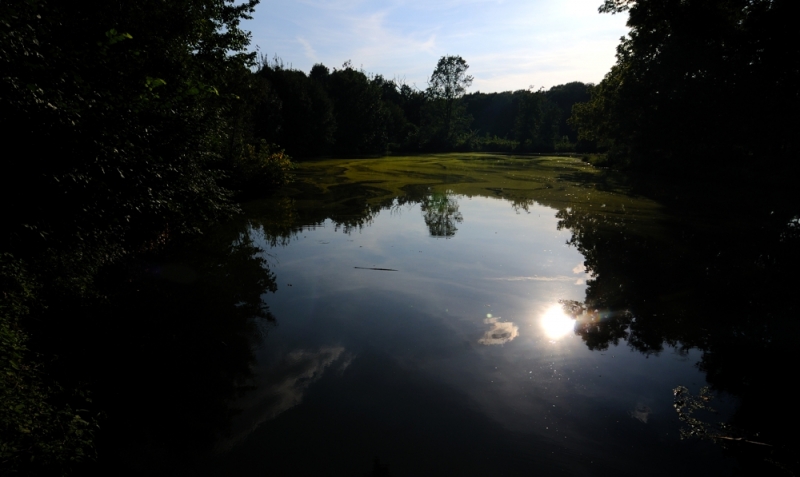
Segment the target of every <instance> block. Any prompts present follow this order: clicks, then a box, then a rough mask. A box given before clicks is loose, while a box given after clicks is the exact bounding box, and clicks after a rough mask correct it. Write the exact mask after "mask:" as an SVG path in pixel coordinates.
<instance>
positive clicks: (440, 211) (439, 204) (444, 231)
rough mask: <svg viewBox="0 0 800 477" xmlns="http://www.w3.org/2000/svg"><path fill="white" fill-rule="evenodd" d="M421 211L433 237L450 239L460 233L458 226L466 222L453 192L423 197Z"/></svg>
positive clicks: (435, 193)
mask: <svg viewBox="0 0 800 477" xmlns="http://www.w3.org/2000/svg"><path fill="white" fill-rule="evenodd" d="M420 210H421V211H422V217H423V218H424V219H425V225H427V226H428V230H429V231H430V234H431V236H432V237H444V238H450V237H452V236H454V235H455V234H456V232H457V231H458V228H457V227H456V224H460V223H461V222H463V221H464V217H463V216H462V215H461V212H459V211H458V200H457V198H456V195H455V194H454V193H453V191H451V190H448V191H445V192H434V193H433V194H431V195H427V196H425V197H423V198H422V202H421V203H420Z"/></svg>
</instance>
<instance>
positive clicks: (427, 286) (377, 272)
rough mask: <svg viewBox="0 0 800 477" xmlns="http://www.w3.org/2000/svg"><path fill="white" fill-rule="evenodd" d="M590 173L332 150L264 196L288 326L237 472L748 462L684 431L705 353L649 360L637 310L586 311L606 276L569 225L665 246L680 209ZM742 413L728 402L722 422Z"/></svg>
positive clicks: (263, 382)
mask: <svg viewBox="0 0 800 477" xmlns="http://www.w3.org/2000/svg"><path fill="white" fill-rule="evenodd" d="M414 161H416V162H414ZM592 173H593V172H592V171H591V170H590V169H589V168H588V167H587V166H585V165H583V164H581V163H580V162H578V161H576V160H574V159H568V158H544V159H543V158H503V157H498V156H475V157H465V156H455V155H453V156H432V157H422V158H411V159H402V158H400V159H381V160H349V161H348V160H335V161H319V162H313V163H304V164H303V165H302V166H301V169H300V171H299V172H298V176H299V177H298V181H297V183H296V184H295V185H294V186H293V187H294V188H293V189H291V188H290V189H288V190H287V191H284V192H283V193H282V194H279V196H278V197H275V198H272V199H270V200H266V201H262V202H260V203H257V204H251V207H250V217H251V218H250V220H249V222H248V234H249V237H250V238H251V239H252V240H253V244H254V245H256V246H257V247H259V248H260V249H262V250H263V252H262V254H261V256H262V257H263V258H265V260H266V263H267V264H268V268H269V269H270V270H271V271H272V272H273V273H274V274H275V277H276V284H277V291H276V292H275V293H271V294H268V295H265V296H264V297H263V298H264V301H265V302H266V303H267V304H268V306H269V309H270V312H271V313H272V314H273V315H274V317H275V320H276V322H275V324H274V325H265V326H264V339H263V340H262V341H261V342H260V344H258V345H257V347H256V348H255V354H254V358H255V360H254V364H253V376H252V378H251V381H250V384H251V385H252V390H251V391H250V392H248V393H245V394H244V395H243V396H242V397H241V398H239V399H238V400H235V401H234V402H233V403H232V404H231V406H232V408H234V409H237V410H239V414H237V415H236V416H235V417H234V418H233V420H232V423H231V427H230V432H229V433H228V435H227V437H226V438H224V439H222V440H221V441H220V442H219V443H218V444H217V452H220V453H221V455H222V457H221V461H220V462H219V463H218V465H219V467H218V469H220V473H225V474H229V475H393V476H406V475H408V476H418V475H531V474H539V473H541V474H542V475H642V473H644V474H646V475H675V474H676V473H685V472H687V471H688V472H690V474H691V475H695V474H700V473H703V474H706V475H726V474H729V473H730V472H731V470H732V469H733V468H734V462H733V461H732V459H730V458H729V457H726V456H725V455H724V454H723V451H722V449H721V448H720V447H719V446H716V445H714V444H712V443H710V442H707V441H701V440H691V439H690V440H681V438H680V431H681V428H682V426H683V427H685V424H682V423H681V422H680V420H679V418H678V417H679V416H678V414H677V413H676V411H675V408H674V407H673V402H674V397H673V389H674V388H676V387H677V386H686V387H687V388H688V389H689V391H690V392H692V393H697V392H699V389H700V388H701V387H702V386H704V385H706V378H705V374H704V373H703V372H702V371H701V370H700V369H699V368H698V363H699V362H700V361H701V358H702V351H701V350H698V349H696V348H694V347H691V346H686V345H685V344H684V343H681V342H679V341H674V342H673V343H670V344H668V345H665V346H661V347H660V349H656V350H650V351H649V352H639V351H638V350H636V349H634V347H632V346H630V345H629V344H628V343H627V337H628V334H627V333H626V332H625V331H624V330H625V329H626V328H627V327H629V326H630V324H631V321H633V323H634V324H635V320H636V317H635V316H633V315H631V312H630V310H626V309H613V308H606V309H599V308H597V309H595V308H591V305H590V304H589V302H588V301H587V287H590V286H592V284H593V283H594V284H595V285H594V286H597V285H598V283H597V282H598V278H599V276H598V272H599V273H602V271H598V270H597V268H598V267H597V266H593V264H592V263H588V264H587V257H586V256H585V255H584V254H583V253H582V250H581V248H585V246H586V245H587V244H576V243H575V241H574V240H573V238H574V236H575V235H576V233H579V232H581V230H577V229H578V228H579V227H577V226H576V227H575V230H574V229H571V228H570V227H569V223H570V220H573V221H574V220H575V217H576V216H577V214H579V211H583V212H586V213H588V212H587V211H591V212H592V215H591V216H589V217H590V218H588V219H586V220H589V222H590V223H592V221H594V223H596V225H597V226H605V225H608V224H611V225H619V224H627V226H628V227H629V229H630V230H626V234H631V235H633V234H639V236H640V237H647V236H648V234H650V235H656V234H658V233H659V232H658V229H659V227H660V226H659V225H658V223H659V218H660V216H659V214H660V213H661V212H660V207H659V205H658V204H656V203H654V202H652V201H648V200H646V199H643V198H641V197H637V196H635V195H632V194H625V193H623V192H620V191H619V190H618V189H613V188H611V187H605V189H606V190H604V188H603V187H598V186H597V184H596V183H595V184H592V183H589V182H587V176H585V174H592ZM276 211H278V212H276ZM599 222H603V223H599ZM609 226H610V225H609ZM583 230H587V229H586V228H585V224H584V229H583ZM589 230H591V229H589ZM584 238H587V239H588V237H584ZM619 240H621V241H625V240H627V238H626V237H625V236H621V237H619ZM589 251H590V252H591V246H590V249H589ZM584 252H585V250H584ZM590 258H591V257H590ZM587 265H588V266H587ZM637 279H639V280H648V279H649V277H647V276H642V277H637ZM620 288H622V285H620ZM569 304H572V305H573V309H572V312H570V308H569V306H565V305H569ZM576 306H577V311H576V309H575V308H574V307H576ZM620 316H622V317H625V320H628V321H624V320H623V322H622V324H620V323H617V324H616V325H610V326H612V327H614V326H616V327H617V328H620V327H621V328H622V330H623V331H622V332H621V333H617V334H616V335H613V336H609V337H608V339H606V340H605V341H604V342H601V343H597V342H596V341H597V338H596V336H597V335H598V334H599V335H603V333H604V332H605V331H602V330H601V331H600V332H599V333H594V332H593V331H592V330H593V329H594V328H598V327H602V325H601V324H600V323H601V322H604V321H608V322H610V321H613V320H614V319H617V320H618V319H619V317H620ZM576 320H577V321H576ZM612 334H613V333H612ZM736 403H737V401H736V398H735V397H732V396H729V395H726V394H725V393H718V394H717V395H716V398H715V408H716V409H717V411H719V412H720V414H718V415H717V417H716V418H717V419H723V420H724V419H725V418H727V417H729V416H730V414H731V412H732V410H733V409H734V408H735V406H736ZM370 472H372V474H370Z"/></svg>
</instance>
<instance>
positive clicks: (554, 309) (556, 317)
mask: <svg viewBox="0 0 800 477" xmlns="http://www.w3.org/2000/svg"><path fill="white" fill-rule="evenodd" d="M541 323H542V328H544V332H545V334H546V335H547V337H548V338H550V339H551V340H557V339H559V338H563V337H564V336H566V335H567V334H569V333H571V332H572V331H573V330H574V329H575V320H573V319H572V318H570V317H569V316H568V315H567V314H566V313H564V310H563V309H562V308H561V305H553V306H551V307H550V308H548V309H547V311H545V312H544V315H542V322H541Z"/></svg>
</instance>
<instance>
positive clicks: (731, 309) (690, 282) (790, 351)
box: [558, 183, 800, 475]
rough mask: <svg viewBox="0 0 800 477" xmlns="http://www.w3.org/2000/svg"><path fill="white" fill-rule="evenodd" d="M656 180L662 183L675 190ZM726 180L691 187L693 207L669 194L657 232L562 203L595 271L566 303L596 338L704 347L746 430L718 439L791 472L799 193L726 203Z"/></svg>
mask: <svg viewBox="0 0 800 477" xmlns="http://www.w3.org/2000/svg"><path fill="white" fill-rule="evenodd" d="M640 184H641V183H639V185H640ZM651 186H652V187H651V189H650V192H655V193H656V194H657V193H658V191H659V190H673V191H674V190H675V189H674V188H672V186H671V184H666V185H665V184H662V185H661V188H659V187H658V184H656V183H651ZM719 190H720V187H719V185H713V184H712V185H710V186H709V187H707V188H705V189H702V191H700V190H694V191H692V195H690V196H688V197H687V198H686V199H689V198H696V199H697V200H698V201H700V200H703V201H704V202H702V203H700V202H696V203H695V204H696V205H697V209H694V210H690V209H691V207H690V206H689V205H688V203H687V202H688V200H687V201H686V202H680V201H679V202H677V203H676V201H674V200H673V201H671V202H670V201H666V204H667V206H668V210H669V211H670V214H669V215H668V217H667V219H665V220H663V221H662V223H661V224H660V225H659V227H660V228H659V229H658V230H653V229H651V230H650V231H649V233H648V232H644V231H642V230H637V224H636V223H635V220H634V219H631V218H627V217H626V216H625V215H622V216H616V217H614V218H613V219H611V218H610V217H609V216H607V215H605V214H603V213H601V212H599V211H598V210H592V209H591V208H590V207H586V206H581V205H580V204H576V205H574V206H573V207H571V208H570V209H566V210H561V211H559V213H558V218H559V219H560V223H559V227H561V228H566V229H569V230H570V231H571V232H572V234H573V235H572V238H571V240H570V244H571V245H573V246H575V247H576V248H577V249H578V250H579V251H580V252H581V253H582V254H583V255H584V257H585V259H586V260H585V266H586V269H587V271H588V272H590V273H591V274H592V275H594V277H593V279H591V280H589V281H588V285H589V287H588V289H587V291H586V299H585V301H584V302H583V303H575V302H572V303H568V304H567V305H568V306H567V308H568V309H569V310H570V311H571V313H572V314H573V315H574V316H575V317H576V318H578V324H577V325H576V333H577V334H578V335H580V336H581V337H582V338H583V340H584V341H585V343H586V346H587V347H588V348H589V349H592V350H604V349H607V348H608V347H609V346H612V345H613V346H616V345H619V344H621V343H623V342H624V343H625V344H626V345H627V346H628V347H630V348H632V349H634V350H636V351H639V352H641V353H644V354H658V353H660V352H662V351H664V350H665V349H667V348H674V349H676V350H678V351H679V352H680V351H682V350H688V349H691V348H695V349H699V350H702V351H703V357H702V359H701V361H700V362H699V363H697V366H698V367H699V369H701V370H702V371H703V372H705V373H706V376H707V381H708V383H709V384H710V385H711V389H712V391H714V392H725V393H730V394H732V395H734V396H736V397H737V398H739V400H740V404H739V407H738V409H737V411H736V413H735V415H734V416H733V418H732V419H731V420H730V421H729V422H727V423H725V424H726V426H727V429H728V431H727V432H728V434H727V437H733V438H743V440H742V441H735V440H733V439H726V438H717V439H715V441H716V442H717V443H719V444H720V445H723V446H724V447H725V448H726V449H727V450H728V451H729V452H730V453H731V454H732V455H735V456H736V457H737V458H738V459H739V461H740V463H741V465H742V469H743V472H744V474H743V475H773V474H775V475H792V474H791V472H795V473H796V472H797V471H798V469H800V466H799V464H798V458H797V456H798V449H800V439H798V437H797V430H798V426H800V420H798V418H797V416H796V413H793V412H784V411H782V410H788V409H791V408H792V406H793V402H794V397H795V391H794V388H793V383H792V382H791V380H790V379H787V378H788V376H786V375H785V373H786V372H788V368H787V367H786V366H787V365H788V363H792V362H795V361H796V360H797V351H796V345H795V338H796V336H798V332H800V325H799V324H798V322H797V320H795V319H794V317H796V316H797V313H798V311H800V310H798V304H797V301H796V300H795V299H794V298H793V297H794V293H795V292H796V285H795V283H796V279H795V275H796V273H797V272H796V271H797V269H798V266H800V254H798V252H797V250H798V246H800V234H798V224H797V218H796V216H794V217H793V216H792V213H791V210H792V209H791V206H793V204H783V206H779V207H781V208H782V209H783V210H782V211H779V210H778V209H777V208H776V209H775V210H773V211H771V212H770V211H767V212H766V213H764V212H763V210H764V209H763V206H764V205H765V204H766V203H767V201H765V200H764V197H760V198H753V202H752V203H750V204H741V205H742V206H741V207H740V206H739V205H740V204H739V203H737V204H735V205H734V204H731V203H728V204H727V205H726V206H725V207H722V206H721V205H722V204H721V203H722V202H723V201H722V200H721V198H720V197H718V196H714V195H713V194H714V193H717V192H719ZM640 191H642V192H644V191H643V190H641V189H640ZM687 192H688V191H687ZM704 193H705V194H704ZM708 193H711V194H710V195H706V194H708ZM727 197H728V198H730V197H731V196H730V194H729V195H727ZM754 204H760V205H754ZM711 205H716V206H717V207H718V208H714V209H710V208H709V207H710V206H711ZM786 205H789V207H786ZM595 209H596V208H595ZM683 384H685V383H675V385H676V386H678V385H683ZM744 440H753V441H759V442H763V443H768V444H769V446H761V445H753V444H749V443H747V442H744Z"/></svg>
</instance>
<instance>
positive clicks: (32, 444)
mask: <svg viewBox="0 0 800 477" xmlns="http://www.w3.org/2000/svg"><path fill="white" fill-rule="evenodd" d="M257 3H258V0H249V1H246V2H233V1H229V0H179V1H171V2H166V3H165V2H160V1H155V0H143V1H140V2H99V1H94V0H81V1H77V2H70V3H69V4H68V5H67V4H63V3H61V2H54V1H50V0H8V1H4V2H2V3H0V24H1V25H2V29H0V65H2V68H0V131H2V135H3V140H4V143H5V146H6V148H5V150H6V152H5V157H6V161H7V163H8V165H9V167H7V171H6V172H5V173H4V174H2V175H0V191H2V192H0V193H2V200H3V201H4V202H5V203H6V204H8V207H7V214H6V217H5V219H4V227H3V231H2V235H0V286H1V287H2V291H3V294H2V296H0V368H2V370H3V373H2V378H1V379H2V389H0V469H2V470H3V473H4V475H5V474H6V473H9V474H11V473H14V472H20V473H25V472H42V473H47V472H51V473H54V474H60V473H66V472H68V471H69V469H70V468H71V467H72V466H74V465H77V464H79V463H80V462H81V461H83V460H86V459H92V458H93V456H94V455H95V452H96V446H95V444H94V441H93V435H94V433H95V432H96V431H97V429H98V422H100V420H101V414H100V411H102V409H99V408H98V406H97V405H94V404H93V403H92V400H91V399H92V398H91V394H90V392H89V391H90V389H89V388H88V387H87V385H86V384H85V383H84V381H83V380H84V378H86V377H84V376H80V377H76V376H74V375H73V374H70V371H69V370H64V369H60V368H59V366H58V364H57V359H56V356H55V353H54V352H53V351H52V349H51V348H49V345H50V344H51V343H48V342H47V340H45V339H41V340H39V339H38V338H37V336H38V335H37V330H43V329H45V328H47V327H49V326H52V325H54V324H56V323H59V326H71V325H73V324H74V325H75V326H76V327H79V328H80V327H81V326H83V325H81V324H80V322H81V321H82V320H84V321H85V322H86V323H93V324H95V325H96V324H97V323H98V322H100V321H102V318H101V315H102V313H100V312H98V311H97V310H98V309H102V307H103V306H104V304H106V303H108V302H109V300H111V299H112V298H113V297H114V296H115V295H120V296H128V295H130V294H132V293H134V292H133V291H132V289H131V288H129V287H128V288H126V287H127V285H125V286H123V285H122V284H127V283H147V279H145V278H142V279H141V280H143V281H137V280H138V279H136V280H134V279H132V278H131V275H130V274H128V273H127V272H125V271H126V270H130V269H131V267H134V268H135V266H136V264H143V263H145V262H147V260H149V259H150V258H151V257H154V256H158V255H159V254H163V253H166V251H167V250H169V249H170V247H174V244H175V243H177V242H179V241H181V240H190V239H191V237H192V236H193V235H194V234H196V233H198V232H199V231H200V230H203V229H204V228H206V227H207V226H208V225H210V224H214V223H218V222H221V221H224V220H225V219H226V218H228V217H231V216H232V215H234V214H236V213H237V212H238V210H239V206H238V204H237V202H238V201H241V200H243V199H246V198H248V197H252V196H255V195H259V194H264V193H266V192H268V191H269V190H270V188H272V187H274V186H276V185H279V184H282V183H284V182H286V181H287V180H289V179H290V178H291V174H292V168H293V166H292V162H291V159H290V158H291V157H295V158H306V157H317V156H328V155H336V156H345V155H348V156H352V155H383V154H386V153H390V152H402V153H414V152H430V151H494V152H520V153H526V152H555V151H563V152H566V151H572V152H600V153H603V154H604V156H602V157H603V161H604V162H603V164H606V165H610V166H612V167H616V168H619V169H627V170H630V171H633V172H636V173H641V172H643V173H648V174H652V173H659V174H667V175H669V176H671V177H678V179H675V181H674V186H675V188H676V189H677V190H680V187H682V185H684V184H686V183H688V182H690V181H692V180H694V177H702V178H705V179H708V178H709V177H712V178H721V177H735V178H737V179H741V180H743V181H747V182H745V183H746V184H753V186H754V187H757V188H758V192H757V193H755V194H754V197H751V198H748V199H746V200H748V201H750V202H754V203H755V205H752V204H751V205H750V207H751V208H753V209H758V208H759V207H761V208H762V209H763V212H764V213H770V214H771V216H772V218H771V219H770V220H773V221H777V222H781V223H783V224H787V223H788V224H790V225H791V224H795V225H794V226H793V227H794V228H792V229H791V230H790V232H791V233H794V234H796V233H797V232H796V229H797V227H796V223H797V222H796V221H797V216H798V214H799V213H800V210H798V207H797V201H796V198H794V197H793V196H792V195H791V194H790V193H789V191H790V187H791V181H792V180H793V178H794V176H793V175H792V174H791V172H792V171H793V168H794V164H793V162H794V156H795V155H797V153H798V144H797V141H796V140H795V137H796V130H797V127H798V119H797V114H796V111H797V110H798V106H800V104H798V103H799V102H800V94H798V91H797V85H798V84H800V44H798V42H796V41H793V40H792V38H791V34H792V33H791V32H792V30H791V28H790V25H789V22H791V21H792V20H793V18H794V16H793V15H791V12H792V11H793V9H792V3H791V2H790V1H788V0H715V1H708V0H668V1H663V0H605V3H604V4H603V5H602V6H601V8H600V10H601V12H606V13H621V12H627V13H628V14H629V16H630V17H629V18H630V19H629V23H628V25H629V27H630V33H629V34H628V36H626V37H625V38H623V40H622V42H621V44H620V46H619V47H618V53H617V63H616V65H614V66H613V67H612V69H611V71H610V72H609V73H608V74H607V75H606V77H605V78H604V79H603V80H602V81H601V82H600V83H599V84H597V85H591V84H584V83H580V82H572V83H568V84H564V85H558V86H554V87H552V88H550V89H547V90H544V89H538V90H536V89H533V88H530V89H522V90H518V91H513V92H512V91H507V92H502V93H481V92H472V93H469V92H468V91H467V89H468V88H469V87H470V86H471V83H472V77H471V76H469V75H468V74H467V71H468V68H469V65H468V64H467V62H466V61H465V60H464V59H463V58H461V57H459V56H444V57H442V58H441V59H440V60H439V62H438V64H436V65H431V67H432V74H431V77H430V80H429V81H428V84H427V87H426V88H425V89H417V88H415V87H411V86H409V85H407V84H405V83H404V82H402V81H398V80H395V79H387V78H385V77H383V76H381V75H375V74H370V73H368V72H365V71H363V70H361V69H357V68H354V67H353V66H352V64H351V63H350V62H349V61H348V62H345V63H344V64H343V65H342V66H341V67H335V68H332V69H331V68H329V67H327V66H325V65H322V64H317V65H314V66H313V68H312V69H311V70H310V71H309V72H308V73H306V72H303V71H298V70H295V69H292V68H290V67H286V66H285V64H284V63H283V62H282V61H281V60H280V59H278V58H275V59H272V60H269V59H265V58H258V57H257V55H256V54H255V53H253V52H251V51H250V50H249V46H250V45H249V42H250V35H249V33H248V32H246V31H244V30H242V28H241V21H242V20H246V19H248V18H249V15H250V14H251V13H252V12H253V11H254V8H255V7H256V4H257ZM720 180H722V179H720ZM776 185H777V187H776ZM659 190H661V189H659ZM659 194H661V196H662V197H668V198H670V200H671V198H673V197H676V196H677V194H675V193H674V190H673V189H670V190H668V191H663V192H659ZM739 199H740V200H744V199H742V198H741V197H739ZM775 204H779V205H777V206H775ZM762 206H763V207H762ZM759 210H761V209H759ZM792 221H794V222H792ZM237 247H238V248H232V249H231V250H230V253H231V254H232V255H236V256H238V255H237V254H240V255H241V256H242V257H243V258H242V260H243V261H244V262H247V263H248V264H249V265H248V266H250V265H253V264H254V263H256V262H253V260H256V259H254V258H253V256H252V253H251V252H252V250H251V249H250V248H248V247H249V245H248V244H247V243H242V242H240V244H239V245H238V246H237ZM248 260H249V261H250V262H248ZM142 266H143V265H142ZM206 268H208V269H209V270H213V269H214V267H213V266H211V265H209V266H208V267H206ZM250 268H254V267H250ZM255 268H258V267H255ZM259 270H260V269H259ZM215 273H218V272H213V273H212V272H209V276H208V283H210V284H216V285H215V286H217V285H219V286H222V285H220V283H221V282H222V280H221V279H218V278H217V275H215ZM253 273H254V274H256V275H257V274H258V273H262V272H253ZM263 273H264V274H265V275H264V276H259V277H258V279H257V280H256V282H257V283H259V286H260V287H261V288H260V289H259V290H247V291H246V295H247V296H241V294H240V293H239V292H234V291H230V293H228V295H226V296H227V297H228V298H229V302H230V304H236V303H247V304H248V307H247V308H246V309H245V310H243V311H242V313H244V314H248V315H249V316H253V315H257V316H262V317H264V318H268V316H269V314H268V311H266V310H264V309H262V308H261V307H260V306H261V305H260V304H258V303H256V302H257V301H258V300H257V299H256V298H254V297H258V296H259V292H260V291H264V290H268V289H269V288H270V286H272V285H271V282H270V277H269V276H268V272H263ZM114 283H117V284H120V286H119V287H117V288H114V286H113V284H114ZM209 286H211V285H209ZM241 293H245V292H241ZM231 306H233V305H231ZM98 307H100V308H98ZM65 310H69V313H70V314H69V315H67V314H65ZM55 328H58V327H55ZM90 338H91V337H87V339H90ZM67 347H68V346H67ZM86 379H88V378H86Z"/></svg>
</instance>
